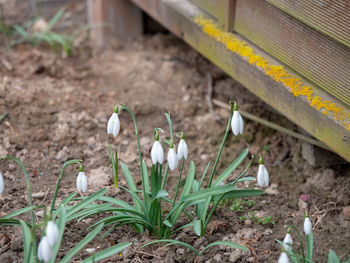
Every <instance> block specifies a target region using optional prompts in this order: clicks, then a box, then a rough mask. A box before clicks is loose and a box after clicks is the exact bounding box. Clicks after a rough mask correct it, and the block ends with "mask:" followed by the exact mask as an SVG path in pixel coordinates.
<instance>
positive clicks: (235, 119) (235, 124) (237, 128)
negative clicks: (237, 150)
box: [231, 102, 244, 136]
mask: <svg viewBox="0 0 350 263" xmlns="http://www.w3.org/2000/svg"><path fill="white" fill-rule="evenodd" d="M231 129H232V132H233V134H234V135H235V136H237V135H238V134H242V133H243V129H244V123H243V119H242V116H241V114H240V113H239V111H238V105H237V103H236V102H235V104H234V106H233V115H232V119H231Z"/></svg>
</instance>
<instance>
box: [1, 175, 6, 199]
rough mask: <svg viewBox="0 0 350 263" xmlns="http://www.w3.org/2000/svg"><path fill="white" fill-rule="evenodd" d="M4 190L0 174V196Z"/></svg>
mask: <svg viewBox="0 0 350 263" xmlns="http://www.w3.org/2000/svg"><path fill="white" fill-rule="evenodd" d="M4 188H5V182H4V178H3V177H2V174H1V172H0V195H1V194H2V193H3V192H4Z"/></svg>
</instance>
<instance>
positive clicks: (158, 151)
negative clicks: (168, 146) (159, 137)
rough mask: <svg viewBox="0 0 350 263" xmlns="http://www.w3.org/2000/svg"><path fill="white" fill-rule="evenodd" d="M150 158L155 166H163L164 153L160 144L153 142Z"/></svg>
mask: <svg viewBox="0 0 350 263" xmlns="http://www.w3.org/2000/svg"><path fill="white" fill-rule="evenodd" d="M151 158H152V163H153V164H156V163H159V164H163V161H164V151H163V147H162V145H161V143H160V142H159V141H154V143H153V147H152V150H151Z"/></svg>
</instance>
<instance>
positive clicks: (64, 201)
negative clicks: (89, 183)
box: [52, 192, 77, 219]
mask: <svg viewBox="0 0 350 263" xmlns="http://www.w3.org/2000/svg"><path fill="white" fill-rule="evenodd" d="M76 194H77V193H76V192H74V193H71V194H70V195H68V196H67V197H66V198H65V199H63V200H62V202H61V203H60V204H59V206H58V208H57V209H56V210H55V211H54V212H53V213H52V219H55V218H56V216H57V215H58V213H59V211H60V209H61V207H62V206H65V205H67V204H68V203H69V202H70V201H72V199H73V198H74V197H75V195H76Z"/></svg>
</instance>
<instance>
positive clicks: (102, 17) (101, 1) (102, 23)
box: [88, 0, 143, 46]
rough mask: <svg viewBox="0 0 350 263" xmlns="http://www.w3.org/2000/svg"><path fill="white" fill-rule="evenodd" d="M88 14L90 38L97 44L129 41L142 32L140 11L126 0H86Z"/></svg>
mask: <svg viewBox="0 0 350 263" xmlns="http://www.w3.org/2000/svg"><path fill="white" fill-rule="evenodd" d="M88 16H89V24H90V25H92V29H91V39H92V41H93V42H94V43H95V44H96V45H98V46H103V45H106V44H108V43H110V42H111V41H117V42H125V41H129V40H130V39H133V38H135V37H138V36H140V35H142V33H143V21H142V13H141V11H140V10H139V9H138V8H137V7H136V6H135V5H134V4H132V3H131V2H130V1H128V0H88Z"/></svg>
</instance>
